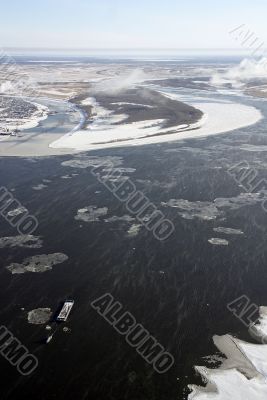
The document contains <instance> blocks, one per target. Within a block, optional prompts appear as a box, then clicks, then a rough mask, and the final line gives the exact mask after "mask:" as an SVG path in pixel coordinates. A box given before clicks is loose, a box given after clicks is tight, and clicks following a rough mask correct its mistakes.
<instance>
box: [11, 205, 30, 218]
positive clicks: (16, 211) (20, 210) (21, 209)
mask: <svg viewBox="0 0 267 400" xmlns="http://www.w3.org/2000/svg"><path fill="white" fill-rule="evenodd" d="M27 211H28V210H27V208H25V207H18V208H15V209H14V210H10V211H8V213H7V215H8V216H9V217H16V216H17V215H20V214H23V213H25V212H27Z"/></svg>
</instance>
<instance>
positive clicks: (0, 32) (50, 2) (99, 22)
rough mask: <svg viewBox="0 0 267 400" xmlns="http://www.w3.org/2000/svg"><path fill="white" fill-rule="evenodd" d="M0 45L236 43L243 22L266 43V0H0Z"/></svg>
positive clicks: (216, 45) (186, 45) (206, 46)
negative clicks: (236, 30) (236, 36)
mask: <svg viewBox="0 0 267 400" xmlns="http://www.w3.org/2000/svg"><path fill="white" fill-rule="evenodd" d="M0 5H1V24H0V46H1V47H5V48H6V47H17V48H27V47H29V48H75V49H78V48H88V49H120V48H127V49H140V48H141V49H147V48H152V49H159V48H160V49H187V48H190V49H192V48H197V49H214V48H216V49H223V48H230V49H234V48H240V47H242V45H241V43H240V42H241V41H240V40H236V38H234V37H233V35H231V34H229V31H231V30H233V29H235V28H237V27H238V26H240V25H242V24H244V26H246V29H247V30H249V31H251V32H252V33H253V34H254V35H255V38H256V37H258V38H259V39H260V41H261V42H264V43H265V42H266V44H267V30H266V28H265V27H266V16H267V1H266V0H253V1H251V0H249V1H248V0H220V1H218V0H131V1H128V0H42V1H40V0H12V1H7V0H0Z"/></svg>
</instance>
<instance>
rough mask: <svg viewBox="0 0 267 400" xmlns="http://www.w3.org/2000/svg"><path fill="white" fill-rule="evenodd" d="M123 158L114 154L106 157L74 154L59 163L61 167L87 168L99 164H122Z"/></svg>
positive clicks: (115, 165)
mask: <svg viewBox="0 0 267 400" xmlns="http://www.w3.org/2000/svg"><path fill="white" fill-rule="evenodd" d="M122 163H123V159H122V157H116V156H114V157H113V156H107V157H94V156H82V155H80V156H76V157H73V158H72V159H70V160H66V161H63V162H62V163H61V165H62V166H63V167H71V168H81V169H85V168H89V167H99V166H108V165H110V166H111V167H117V166H120V165H122Z"/></svg>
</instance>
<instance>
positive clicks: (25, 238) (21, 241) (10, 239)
mask: <svg viewBox="0 0 267 400" xmlns="http://www.w3.org/2000/svg"><path fill="white" fill-rule="evenodd" d="M42 245H43V241H42V240H41V239H40V237H39V236H33V235H18V236H5V237H1V238H0V249H3V248H5V247H10V248H12V247H24V248H28V249H39V248H41V247H42Z"/></svg>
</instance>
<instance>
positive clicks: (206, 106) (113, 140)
mask: <svg viewBox="0 0 267 400" xmlns="http://www.w3.org/2000/svg"><path fill="white" fill-rule="evenodd" d="M162 94H164V95H165V96H166V97H169V98H171V99H173V100H177V101H179V100H180V99H179V96H178V95H175V94H166V93H164V92H163V93H162ZM88 101H90V100H89V99H88ZM91 102H92V105H93V106H94V107H95V110H96V116H95V117H94V119H93V122H92V124H91V125H90V126H89V127H88V128H87V129H84V130H76V131H75V132H71V133H68V134H66V135H64V136H62V137H60V138H59V139H58V140H56V141H54V142H53V143H51V144H50V147H51V148H53V149H60V148H65V149H66V148H69V149H74V150H76V151H88V150H99V149H104V148H112V147H121V146H124V147H125V146H139V145H144V144H154V143H163V142H170V141H178V140H184V139H191V138H199V137H205V136H210V135H217V134H220V133H226V132H229V131H233V130H236V129H239V128H243V127H246V126H250V125H254V124H256V123H257V122H258V121H260V120H261V119H262V118H263V116H262V114H261V112H260V111H259V110H258V109H256V108H254V107H252V106H247V105H243V104H240V103H233V102H212V101H211V100H210V101H207V102H205V103H204V102H199V103H194V105H193V106H194V107H195V108H196V109H199V110H200V111H202V112H203V117H202V118H201V119H200V120H199V121H198V122H197V123H194V124H191V125H185V124H184V125H178V126H176V127H172V128H162V124H163V123H164V120H148V121H142V122H134V123H128V124H126V123H123V118H122V117H123V116H121V121H120V119H119V118H118V117H119V116H116V115H112V114H111V113H110V112H109V110H106V112H105V110H103V108H102V107H99V106H98V105H97V104H95V102H94V101H93V99H91ZM119 121H120V122H121V123H120V124H119V125H118V122H119ZM114 122H115V123H116V124H114Z"/></svg>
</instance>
